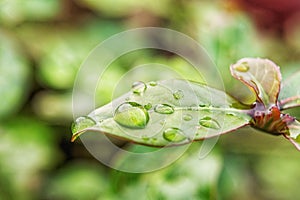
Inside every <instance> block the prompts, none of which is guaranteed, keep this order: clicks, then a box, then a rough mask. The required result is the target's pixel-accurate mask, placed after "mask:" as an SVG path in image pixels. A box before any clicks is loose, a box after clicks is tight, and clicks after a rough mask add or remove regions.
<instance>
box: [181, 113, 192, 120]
mask: <svg viewBox="0 0 300 200" xmlns="http://www.w3.org/2000/svg"><path fill="white" fill-rule="evenodd" d="M192 119H193V117H192V115H190V114H185V115H183V120H185V121H190V120H192Z"/></svg>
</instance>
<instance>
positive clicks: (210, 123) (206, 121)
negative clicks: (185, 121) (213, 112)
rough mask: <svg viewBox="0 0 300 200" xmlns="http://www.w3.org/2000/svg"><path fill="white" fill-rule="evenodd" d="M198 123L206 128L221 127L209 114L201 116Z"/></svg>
mask: <svg viewBox="0 0 300 200" xmlns="http://www.w3.org/2000/svg"><path fill="white" fill-rule="evenodd" d="M199 124H200V125H201V126H204V127H206V128H213V129H219V128H221V127H220V125H219V123H218V122H217V121H216V120H215V119H213V118H211V117H209V116H206V117H203V118H202V119H200V120H199Z"/></svg>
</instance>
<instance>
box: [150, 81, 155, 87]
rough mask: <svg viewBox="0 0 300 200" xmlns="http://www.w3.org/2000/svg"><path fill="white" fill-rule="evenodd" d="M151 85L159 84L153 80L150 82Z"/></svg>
mask: <svg viewBox="0 0 300 200" xmlns="http://www.w3.org/2000/svg"><path fill="white" fill-rule="evenodd" d="M149 85H150V86H152V87H154V86H157V83H156V82H155V81H151V82H149Z"/></svg>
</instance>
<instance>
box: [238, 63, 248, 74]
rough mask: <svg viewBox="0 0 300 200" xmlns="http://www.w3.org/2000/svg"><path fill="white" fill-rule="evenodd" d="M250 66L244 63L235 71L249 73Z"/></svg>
mask: <svg viewBox="0 0 300 200" xmlns="http://www.w3.org/2000/svg"><path fill="white" fill-rule="evenodd" d="M249 68H250V67H249V65H248V63H247V62H242V63H241V64H239V65H237V66H235V67H234V69H235V70H237V71H239V72H247V71H248V70H249Z"/></svg>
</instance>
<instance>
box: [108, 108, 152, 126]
mask: <svg viewBox="0 0 300 200" xmlns="http://www.w3.org/2000/svg"><path fill="white" fill-rule="evenodd" d="M114 120H115V121H116V122H117V123H118V124H120V125H122V126H125V127H127V128H132V129H142V128H145V126H146V125H147V123H148V121H149V114H148V112H147V110H146V109H145V108H144V107H143V106H142V105H140V104H138V103H136V102H125V103H123V104H121V105H119V107H118V108H117V109H116V111H115V114H114Z"/></svg>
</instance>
